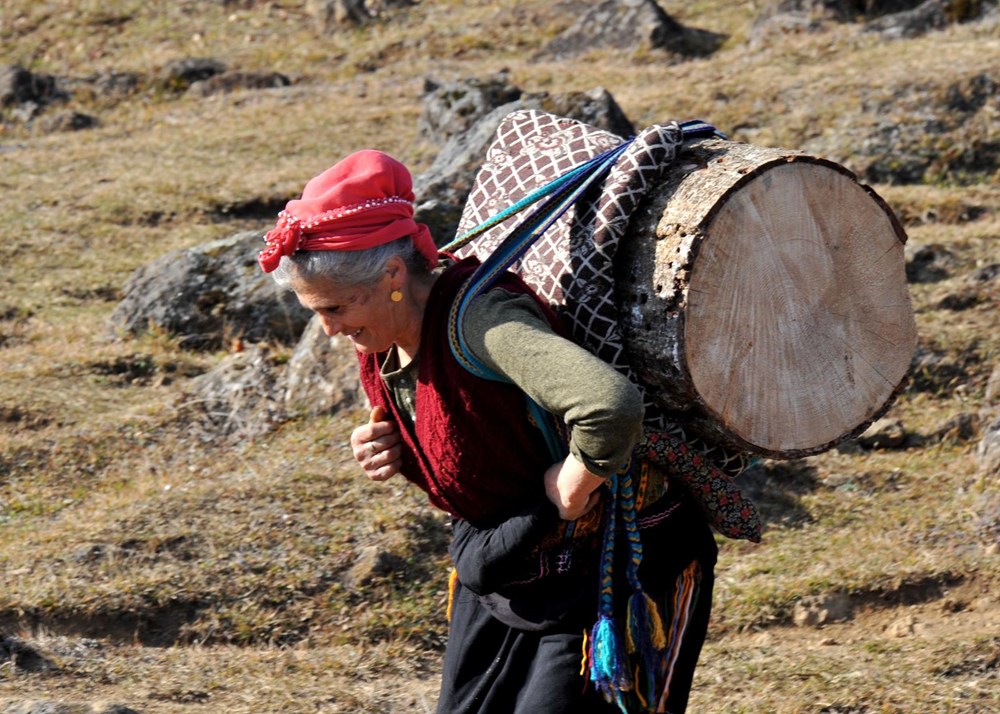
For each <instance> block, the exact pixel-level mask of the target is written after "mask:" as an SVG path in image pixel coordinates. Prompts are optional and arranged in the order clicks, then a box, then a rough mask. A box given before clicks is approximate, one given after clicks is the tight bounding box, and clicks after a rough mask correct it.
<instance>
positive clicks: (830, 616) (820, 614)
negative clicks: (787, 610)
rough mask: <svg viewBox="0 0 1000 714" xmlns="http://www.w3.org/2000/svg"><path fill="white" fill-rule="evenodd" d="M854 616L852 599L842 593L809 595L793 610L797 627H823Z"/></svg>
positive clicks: (796, 604)
mask: <svg viewBox="0 0 1000 714" xmlns="http://www.w3.org/2000/svg"><path fill="white" fill-rule="evenodd" d="M852 614H853V606H852V604H851V598H850V597H849V596H848V595H847V594H846V593H842V592H836V593H828V594H826V595H809V596H806V597H804V598H802V599H801V600H799V601H798V602H797V603H795V606H794V607H793V608H792V622H793V623H795V625H796V627H822V626H823V625H826V624H829V623H831V622H842V621H844V620H849V619H850V618H851V615H852Z"/></svg>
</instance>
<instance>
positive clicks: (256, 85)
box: [187, 71, 292, 97]
mask: <svg viewBox="0 0 1000 714" xmlns="http://www.w3.org/2000/svg"><path fill="white" fill-rule="evenodd" d="M291 83H292V81H291V80H290V79H289V78H288V77H286V76H285V75H283V74H281V73H280V72H240V71H236V72H222V73H221V74H215V75H212V76H211V77H209V78H208V79H203V80H199V81H197V82H194V83H193V84H192V85H191V86H190V87H189V88H188V91H187V93H188V94H189V95H191V96H194V97H210V96H212V95H213V94H229V93H230V92H236V91H239V90H254V89H276V88H278V87H287V86H289V85H290V84H291Z"/></svg>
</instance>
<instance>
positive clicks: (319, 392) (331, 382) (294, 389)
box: [284, 317, 366, 416]
mask: <svg viewBox="0 0 1000 714" xmlns="http://www.w3.org/2000/svg"><path fill="white" fill-rule="evenodd" d="M284 383H285V385H286V386H285V393H284V408H285V411H286V412H287V413H288V414H289V415H290V416H295V415H303V416H317V415H320V414H332V413H334V412H336V411H339V410H341V409H344V408H349V407H352V406H355V405H357V404H362V403H365V402H366V397H365V394H364V390H363V389H362V388H361V380H360V377H359V374H358V359H357V355H356V352H355V349H354V345H353V344H352V343H351V341H350V340H349V339H348V338H346V337H344V336H342V335H335V336H333V337H327V335H326V333H324V332H323V322H322V320H320V319H319V317H313V318H312V320H310V322H309V324H308V325H307V326H306V329H305V331H304V332H303V333H302V338H301V339H300V340H299V343H298V345H296V347H295V352H294V353H292V357H291V359H289V361H288V364H287V365H286V367H285V382H284Z"/></svg>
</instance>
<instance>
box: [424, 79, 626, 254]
mask: <svg viewBox="0 0 1000 714" xmlns="http://www.w3.org/2000/svg"><path fill="white" fill-rule="evenodd" d="M519 109H540V110H542V111H546V112H549V113H551V114H557V115H559V116H566V117H569V118H571V119H579V120H580V121H584V122H586V123H588V124H591V125H592V126H596V127H597V128H599V129H605V130H607V131H612V132H613V133H618V134H619V136H627V135H628V134H631V133H632V124H631V122H629V121H628V119H627V117H625V113H624V112H623V111H622V110H621V108H620V107H619V106H618V103H617V102H616V101H615V99H614V97H612V96H611V94H610V93H609V92H608V91H607V90H605V89H604V88H602V87H596V88H594V89H592V90H590V91H587V92H575V93H565V94H556V95H550V94H547V93H540V94H528V95H523V96H522V97H521V98H520V99H518V100H517V101H515V102H510V103H508V104H504V105H502V106H499V107H497V108H496V109H494V110H493V111H491V112H489V113H488V114H487V115H486V116H484V117H483V118H481V119H480V120H479V121H477V122H475V123H474V124H473V125H472V127H471V128H470V129H469V130H468V131H466V132H464V133H462V134H458V135H455V136H453V137H451V138H450V139H449V140H448V141H447V142H445V144H444V146H443V147H442V149H441V151H440V152H438V155H437V156H436V157H435V159H434V161H433V163H432V164H431V165H430V167H428V169H427V170H426V171H424V172H423V173H422V174H419V175H417V176H415V177H414V179H413V192H414V194H415V195H416V197H417V205H416V207H415V214H416V219H417V220H418V221H420V222H422V223H427V224H428V226H429V227H430V229H431V235H433V236H434V239H435V242H437V244H438V245H439V246H441V245H444V244H445V243H447V242H449V241H450V240H451V239H452V238H454V237H455V230H456V229H457V227H458V223H459V220H460V219H461V216H462V209H463V208H464V206H465V201H466V198H467V197H468V194H469V191H470V190H471V189H472V185H473V183H474V182H475V178H476V174H477V173H479V168H480V166H481V165H482V162H483V160H484V158H485V156H486V150H487V148H488V147H489V145H490V143H491V142H492V141H493V139H494V135H495V134H496V130H497V127H498V126H499V125H500V122H501V121H503V118H504V117H506V116H507V115H508V114H510V113H511V112H513V111H516V110H519ZM612 127H613V128H612ZM619 132H621V133H619Z"/></svg>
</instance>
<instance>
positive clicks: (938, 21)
mask: <svg viewBox="0 0 1000 714" xmlns="http://www.w3.org/2000/svg"><path fill="white" fill-rule="evenodd" d="M891 4H892V5H894V6H898V5H900V4H902V3H899V2H896V3H891ZM908 4H910V5H914V3H908ZM995 7H996V2H991V1H990V0H987V1H986V2H967V3H957V2H954V0H925V1H924V2H920V3H919V4H916V6H915V7H912V6H911V7H905V8H901V11H896V12H892V14H887V15H885V16H884V17H880V18H879V19H877V20H873V21H872V22H869V23H868V24H867V25H865V30H866V31H868V32H878V33H880V34H881V35H883V36H884V37H888V38H893V39H897V38H913V37H919V36H920V35H925V34H927V33H928V32H932V31H934V30H942V29H944V28H945V27H947V26H948V25H952V24H955V23H962V22H969V21H971V20H978V19H979V18H980V17H983V16H984V15H985V14H986V13H987V12H988V11H989V10H990V9H991V8H995Z"/></svg>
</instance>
